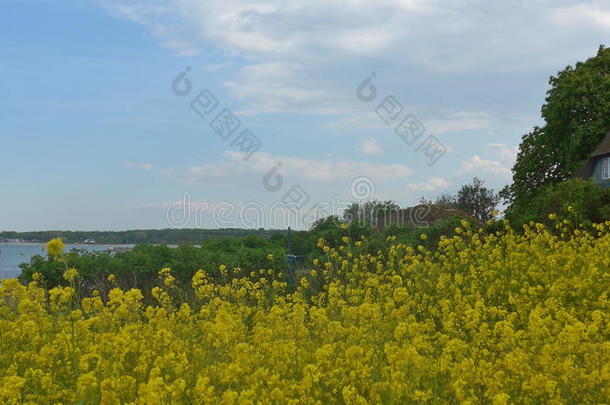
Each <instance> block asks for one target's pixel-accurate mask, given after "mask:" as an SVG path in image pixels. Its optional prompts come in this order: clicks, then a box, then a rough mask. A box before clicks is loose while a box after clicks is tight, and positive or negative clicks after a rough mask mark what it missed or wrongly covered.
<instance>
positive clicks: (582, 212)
mask: <svg viewBox="0 0 610 405" xmlns="http://www.w3.org/2000/svg"><path fill="white" fill-rule="evenodd" d="M569 207H572V208H570V209H569ZM549 214H557V217H558V218H559V219H560V220H561V219H570V220H572V221H575V222H577V223H583V224H585V225H586V224H590V223H592V222H603V221H606V220H608V219H610V188H604V187H600V186H599V185H597V184H596V183H594V182H593V181H590V180H588V181H585V180H581V179H573V180H568V181H564V182H561V183H556V184H552V185H549V186H546V187H543V188H541V189H539V190H538V191H537V192H536V193H534V194H533V195H531V196H530V197H527V198H521V199H519V200H518V201H516V202H515V203H514V204H513V205H512V206H511V207H510V208H509V209H508V210H507V212H506V217H507V218H508V219H509V220H510V222H511V224H512V225H513V226H514V227H516V228H517V227H519V228H520V227H521V226H523V225H524V224H527V223H529V222H530V221H534V222H542V223H545V224H547V225H550V224H551V222H552V221H551V220H550V219H549Z"/></svg>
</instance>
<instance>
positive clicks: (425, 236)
mask: <svg viewBox="0 0 610 405" xmlns="http://www.w3.org/2000/svg"><path fill="white" fill-rule="evenodd" d="M419 237H420V238H421V239H422V240H426V239H428V235H426V234H425V233H422V234H421V235H419Z"/></svg>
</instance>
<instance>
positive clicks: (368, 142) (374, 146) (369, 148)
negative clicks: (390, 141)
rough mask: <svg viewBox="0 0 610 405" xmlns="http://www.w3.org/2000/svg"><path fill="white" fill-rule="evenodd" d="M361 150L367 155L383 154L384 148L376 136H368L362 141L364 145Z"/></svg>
mask: <svg viewBox="0 0 610 405" xmlns="http://www.w3.org/2000/svg"><path fill="white" fill-rule="evenodd" d="M360 151H361V152H362V153H364V154H365V155H381V154H382V153H383V149H382V148H381V146H379V143H377V140H376V139H375V138H368V139H365V140H364V141H363V142H362V146H361V148H360Z"/></svg>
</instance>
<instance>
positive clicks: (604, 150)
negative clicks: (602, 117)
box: [591, 132, 610, 158]
mask: <svg viewBox="0 0 610 405" xmlns="http://www.w3.org/2000/svg"><path fill="white" fill-rule="evenodd" d="M607 154H610V132H608V133H607V134H606V136H605V137H604V139H602V141H601V142H600V144H599V145H598V146H597V149H595V150H594V151H593V153H591V157H592V158H594V157H598V156H601V155H607Z"/></svg>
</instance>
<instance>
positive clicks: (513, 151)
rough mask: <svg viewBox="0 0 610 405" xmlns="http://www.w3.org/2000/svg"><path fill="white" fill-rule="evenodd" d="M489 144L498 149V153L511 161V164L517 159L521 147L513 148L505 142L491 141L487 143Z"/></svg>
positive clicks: (506, 160) (507, 160) (504, 159)
mask: <svg viewBox="0 0 610 405" xmlns="http://www.w3.org/2000/svg"><path fill="white" fill-rule="evenodd" d="M487 146H489V147H490V148H492V149H493V150H495V151H497V153H498V154H499V155H500V158H501V159H502V160H503V161H504V162H506V163H509V164H510V165H511V166H512V165H513V164H514V163H515V161H516V160H517V152H519V147H517V146H516V147H514V148H511V147H509V146H507V145H506V144H504V143H489V144H487Z"/></svg>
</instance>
